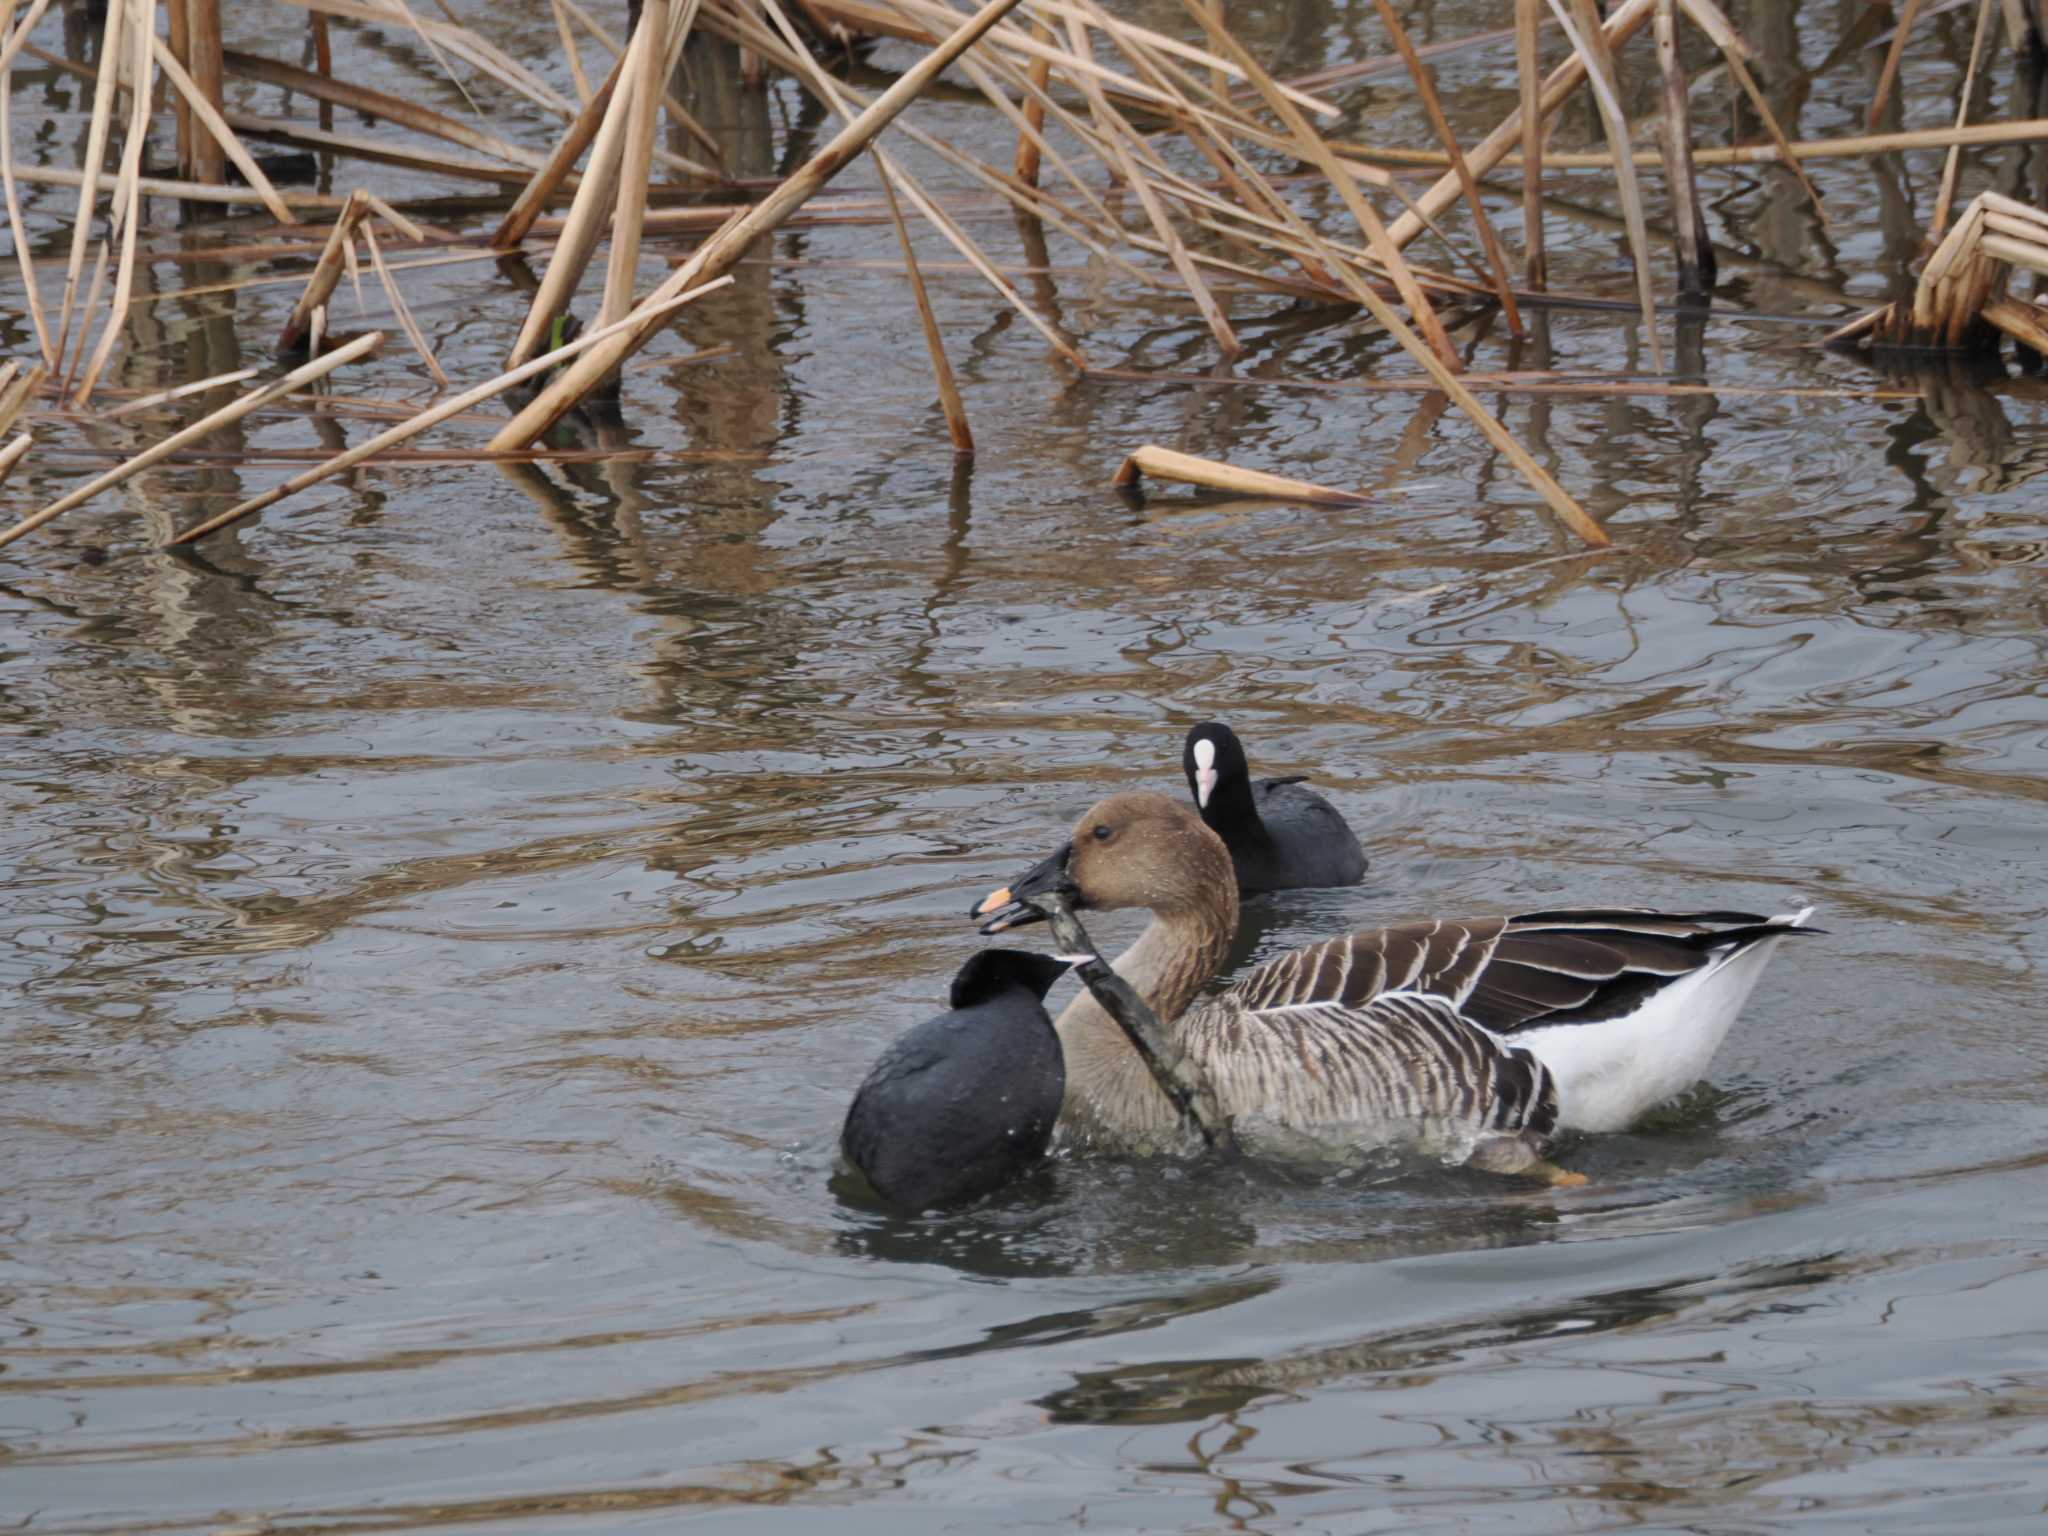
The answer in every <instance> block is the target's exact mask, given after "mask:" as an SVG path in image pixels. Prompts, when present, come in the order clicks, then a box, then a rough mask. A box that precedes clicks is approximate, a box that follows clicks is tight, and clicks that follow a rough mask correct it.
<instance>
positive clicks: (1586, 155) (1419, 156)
mask: <svg viewBox="0 0 2048 1536" xmlns="http://www.w3.org/2000/svg"><path fill="white" fill-rule="evenodd" d="M2043 139H2048V117H2029V118H2021V119H2019V120H2018V121H2015V122H2010V123H1971V124H1969V125H1968V126H1966V127H1963V128H1914V129H1910V130H1906V131H1903V132H1899V133H1871V134H1856V135H1853V136H1851V137H1849V138H1841V139H1795V140H1791V141H1788V142H1787V143H1786V144H1785V145H1784V147H1783V148H1780V147H1779V146H1778V145H1776V144H1724V145H1718V146H1716V145H1708V146H1706V147H1705V148H1701V147H1699V146H1697V145H1695V146H1694V148H1693V152H1692V161H1693V164H1694V165H1701V166H1706V165H1711V166H1724V165H1782V166H1784V167H1785V168H1786V169H1787V170H1796V169H1797V167H1798V165H1799V163H1800V162H1802V161H1806V160H1858V159H1862V158H1864V157H1866V156H1869V155H1885V154H1892V153H1894V152H1897V151H1900V150H1910V149H1947V148H1948V147H1950V146H1951V145H1954V144H1961V145H1964V146H1966V147H1968V146H1980V145H1985V144H2029V143H2037V142H2039V141H2041V140H2043ZM1337 147H1338V149H1339V150H1341V151H1342V152H1343V153H1344V154H1347V155H1365V156H1370V157H1371V158H1372V159H1373V160H1378V161H1383V162H1385V163H1386V164H1388V165H1400V166H1415V167H1421V168H1426V169H1430V170H1435V169H1437V168H1438V167H1448V166H1449V164H1450V161H1449V158H1448V157H1447V156H1446V155H1445V154H1444V153H1443V151H1442V150H1437V149H1390V148H1387V147H1386V146H1384V145H1375V144H1339V145H1338V146H1337ZM1468 158H1469V157H1468ZM1629 158H1630V159H1631V160H1633V161H1634V162H1635V164H1636V168H1637V169H1638V170H1649V171H1655V170H1661V169H1663V166H1664V151H1662V150H1661V149H1637V150H1632V151H1630V154H1629ZM1495 164H1497V165H1505V166H1515V167H1519V166H1520V165H1521V164H1522V157H1521V155H1520V154H1519V153H1510V154H1507V155H1503V156H1502V157H1501V159H1500V160H1499V161H1497V162H1495ZM1543 167H1544V169H1545V170H1551V171H1609V170H1612V169H1614V156H1613V154H1612V153H1610V152H1609V151H1607V150H1556V149H1545V150H1544V151H1543Z"/></svg>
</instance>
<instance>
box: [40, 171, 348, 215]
mask: <svg viewBox="0 0 2048 1536" xmlns="http://www.w3.org/2000/svg"><path fill="white" fill-rule="evenodd" d="M14 176H15V179H16V180H18V181H23V182H26V183H27V184H28V185H30V186H32V187H77V186H82V185H83V184H84V182H85V174H84V173H83V172H82V171H67V170H65V169H63V168H62V167H59V166H49V165H17V166H15V167H14ZM137 185H139V186H140V187H141V188H142V195H143V196H144V197H174V198H177V199H178V200H180V201H181V202H188V203H218V204H222V205H224V206H227V207H243V208H260V207H262V206H263V199H262V197H261V196H260V195H259V194H257V193H255V192H252V191H250V190H249V189H248V188H247V187H203V186H201V185H200V184H199V183H198V182H196V181H176V180H172V179H169V178H167V177H162V176H143V177H138V178H137ZM292 201H293V202H294V203H295V204H297V205H298V207H299V208H300V209H301V210H302V211H303V210H306V209H317V210H319V211H321V212H326V211H328V210H329V209H338V208H340V207H341V206H342V204H343V203H345V202H347V201H348V199H347V198H344V197H338V196H335V195H334V194H332V193H327V192H300V191H297V190H296V189H295V190H294V191H293V192H292Z"/></svg>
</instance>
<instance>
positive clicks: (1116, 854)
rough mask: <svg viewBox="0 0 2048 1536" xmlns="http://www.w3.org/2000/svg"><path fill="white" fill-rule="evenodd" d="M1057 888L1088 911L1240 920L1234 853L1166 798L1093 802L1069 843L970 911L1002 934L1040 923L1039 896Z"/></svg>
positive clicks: (1145, 796)
mask: <svg viewBox="0 0 2048 1536" xmlns="http://www.w3.org/2000/svg"><path fill="white" fill-rule="evenodd" d="M1054 893H1057V894H1059V895H1062V896H1064V897H1065V898H1066V899H1067V901H1068V902H1070V903H1071V904H1072V905H1073V906H1075V907H1076V908H1081V909H1091V908H1092V909H1095V910H1098V911H1113V910H1115V909H1117V908H1120V907H1149V908H1150V909H1151V910H1152V911H1153V912H1154V913H1156V914H1158V915H1159V916H1160V917H1164V918H1174V917H1178V916H1182V915H1194V914H1200V915H1202V916H1204V917H1207V918H1209V919H1210V920H1212V921H1213V920H1217V919H1221V920H1222V921H1223V922H1224V923H1225V924H1226V925H1227V926H1229V927H1233V928H1234V927H1235V926H1236V922H1237V876H1236V874H1235V872H1234V871H1233V870H1232V867H1231V863H1230V851H1229V850H1228V849H1227V848H1225V847H1224V846H1223V840H1222V839H1221V838H1219V837H1218V836H1217V835H1216V834H1215V833H1214V832H1211V831H1210V830H1209V829H1208V828H1207V827H1205V826H1204V825H1202V821H1201V818H1200V817H1198V816H1196V815H1195V814H1194V813H1193V812H1192V811H1190V810H1189V809H1188V808H1187V807H1186V806H1183V805H1180V804H1178V803H1177V802H1175V801H1172V800H1169V799H1168V798H1167V797H1166V796H1164V795H1155V794H1145V793H1134V794H1123V795H1111V796H1110V797H1109V798H1108V799H1107V800H1103V801H1101V802H1099V803H1098V804H1096V805H1094V806H1093V807H1091V808H1090V809H1089V811H1088V814H1087V815H1085V816H1083V817H1082V818H1081V819H1080V820H1079V821H1078V822H1076V823H1075V824H1074V832H1073V835H1072V837H1070V838H1069V839H1068V840H1067V842H1066V843H1065V844H1063V845H1062V846H1061V847H1059V848H1057V849H1055V850H1054V851H1053V853H1052V854H1051V855H1050V856H1049V857H1047V858H1045V859H1043V860H1041V861H1040V862H1039V863H1038V864H1036V865H1034V866H1033V867H1032V868H1031V869H1030V870H1028V871H1027V872H1026V873H1025V874H1024V875H1022V876H1021V877H1019V878H1018V879H1017V880H1015V881H1014V882H1012V883H1011V884H1009V885H1007V886H1004V887H1003V888H1002V889H1001V890H999V891H993V892H991V893H990V894H989V895H988V896H986V897H984V898H983V899H982V900H981V901H980V902H978V903H977V904H976V905H975V907H974V909H973V911H972V913H971V914H970V915H971V916H973V917H976V918H979V919H982V929H981V931H982V932H983V933H985V934H994V933H1001V932H1002V931H1003V930H1004V929H1007V928H1017V927H1021V926H1023V925H1024V924H1026V923H1033V922H1037V921H1040V920H1041V919H1042V918H1043V916H1044V914H1043V913H1041V912H1039V911H1038V910H1037V909H1036V908H1035V907H1033V905H1032V898H1033V897H1035V896H1046V895H1051V894H1054ZM1222 909H1227V910H1222Z"/></svg>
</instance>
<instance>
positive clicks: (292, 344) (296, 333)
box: [277, 187, 370, 355]
mask: <svg viewBox="0 0 2048 1536" xmlns="http://www.w3.org/2000/svg"><path fill="white" fill-rule="evenodd" d="M369 213H370V194H369V193H367V192H365V191H364V190H363V189H362V188H360V187H358V188H357V189H356V190H355V191H353V192H351V193H349V195H348V201H347V202H346V203H344V204H343V205H342V209H341V213H340V215H339V216H338V217H337V218H336V219H335V221H334V228H333V229H331V230H329V231H328V233H327V244H326V245H325V246H323V247H322V248H321V251H320V259H319V260H318V261H316V262H315V263H314V264H313V272H312V275H311V276H310V277H308V278H307V279H306V291H305V292H304V293H302V294H300V295H299V302H298V303H296V304H294V305H293V306H292V312H291V314H290V315H289V316H287V317H286V319H285V322H284V329H283V330H282V331H281V332H279V333H278V338H277V350H278V352H280V353H282V354H285V355H289V354H291V353H292V352H294V351H296V350H297V349H298V347H299V344H300V343H301V342H302V341H304V340H306V338H307V336H308V334H309V333H310V331H311V329H312V324H313V312H314V311H315V310H317V309H319V308H320V307H321V306H323V305H324V304H326V302H327V299H328V296H329V295H330V294H332V293H333V292H334V288H335V284H337V283H339V282H340V281H341V274H342V269H343V266H344V264H345V257H346V254H347V252H348V248H349V243H350V242H351V241H352V240H353V239H354V238H355V232H356V226H357V225H358V224H360V223H362V221H363V220H364V219H365V218H367V217H369Z"/></svg>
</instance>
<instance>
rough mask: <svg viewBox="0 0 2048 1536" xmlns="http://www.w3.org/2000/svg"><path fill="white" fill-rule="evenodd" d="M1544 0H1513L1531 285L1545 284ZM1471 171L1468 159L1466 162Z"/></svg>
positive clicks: (1525, 271)
mask: <svg viewBox="0 0 2048 1536" xmlns="http://www.w3.org/2000/svg"><path fill="white" fill-rule="evenodd" d="M1542 19H1543V0H1515V78H1516V81H1517V83H1518V85H1519V86H1520V89H1521V93H1522V252H1523V255H1522V276H1523V279H1524V280H1525V281H1526V282H1527V283H1528V284H1529V286H1530V287H1531V288H1541V287H1543V286H1544V280H1545V271H1546V263H1545V262H1544V259H1543V110H1542V107H1541V105H1540V100H1539V99H1540V97H1541V95H1542V87H1543V76H1542V74H1541V73H1540V66H1539V64H1538V63H1537V59H1536V28H1537V26H1538V24H1539V23H1540V22H1541V21H1542ZM1467 174H1470V162H1469V161H1468V162H1467Z"/></svg>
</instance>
